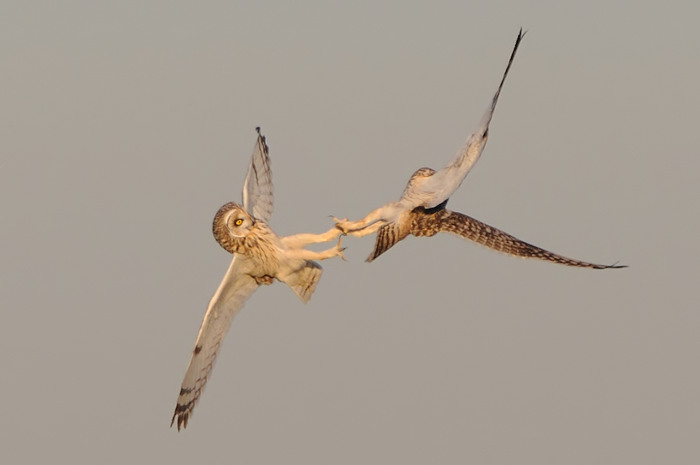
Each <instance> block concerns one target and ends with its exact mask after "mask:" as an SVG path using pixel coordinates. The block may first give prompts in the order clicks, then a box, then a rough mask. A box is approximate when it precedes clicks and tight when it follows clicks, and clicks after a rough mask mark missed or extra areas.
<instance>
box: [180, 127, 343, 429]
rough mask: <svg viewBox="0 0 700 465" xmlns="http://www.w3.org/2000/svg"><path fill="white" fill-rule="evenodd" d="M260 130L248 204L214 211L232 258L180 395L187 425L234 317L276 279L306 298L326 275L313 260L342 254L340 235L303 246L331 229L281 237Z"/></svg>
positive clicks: (216, 228) (246, 188)
mask: <svg viewBox="0 0 700 465" xmlns="http://www.w3.org/2000/svg"><path fill="white" fill-rule="evenodd" d="M256 130H257V132H258V137H257V141H256V143H255V148H254V150H253V156H252V158H251V161H250V165H249V167H248V173H247V174H246V177H245V181H244V182H243V205H238V204H236V203H234V202H229V203H227V204H226V205H224V206H222V207H221V208H220V209H219V211H218V212H217V213H216V215H215V216H214V222H213V233H214V237H215V238H216V241H217V242H218V243H219V245H221V247H223V248H224V249H225V250H226V251H227V252H229V253H231V254H233V260H232V261H231V265H230V266H229V268H228V270H227V271H226V274H225V275H224V278H223V280H222V281H221V284H219V287H218V289H217V290H216V292H214V295H213V297H212V298H211V300H210V301H209V305H208V306H207V310H206V312H205V314H204V319H203V320H202V326H201V327H200V329H199V334H198V335H197V340H196V341H195V344H194V350H193V351H192V357H191V358H190V363H189V365H188V367H187V371H186V372H185V378H184V380H183V382H182V387H181V388H180V394H179V396H178V398H177V406H176V407H175V412H174V413H173V417H172V420H171V421H170V426H171V427H172V425H173V424H174V423H175V421H176V420H177V429H178V431H179V430H180V427H187V421H188V420H189V418H190V416H191V415H192V410H193V409H194V406H195V404H196V403H197V400H198V399H199V396H200V395H201V394H202V389H203V388H204V385H205V384H206V382H207V379H208V377H209V374H210V373H211V370H212V367H213V364H214V359H215V358H216V354H217V351H218V349H219V346H220V345H221V342H222V340H223V338H224V336H225V335H226V331H227V330H228V328H229V326H230V324H231V320H233V317H234V316H235V315H236V313H238V311H239V310H240V309H241V307H243V304H244V302H245V301H246V299H248V297H249V296H250V295H251V294H252V293H253V291H254V290H255V289H257V288H258V286H259V285H261V284H272V282H273V281H274V280H275V279H277V280H278V281H281V282H283V283H285V284H287V286H289V287H290V288H291V289H292V290H293V291H294V292H295V293H296V295H297V296H298V297H299V299H301V301H302V302H307V301H308V300H309V298H311V295H312V294H313V292H314V290H315V288H316V285H317V284H318V281H319V280H320V279H321V266H320V265H319V264H318V263H316V262H315V261H313V260H325V259H328V258H333V257H341V258H342V256H343V255H342V251H343V249H341V248H340V240H338V243H337V244H336V246H335V247H333V248H330V249H327V250H324V251H321V252H314V251H311V250H306V249H304V247H305V246H306V245H309V244H312V243H319V242H328V241H331V240H333V239H335V238H336V237H338V236H339V235H340V231H338V230H337V229H336V228H332V229H330V230H329V231H327V232H325V233H323V234H296V235H293V236H286V237H278V236H277V235H276V234H275V233H274V232H273V231H272V229H270V227H269V226H268V225H267V223H266V222H267V221H268V220H269V219H270V216H271V214H272V203H273V196H272V173H271V171H270V158H269V155H268V147H267V144H266V142H265V137H264V136H263V135H261V134H260V128H256Z"/></svg>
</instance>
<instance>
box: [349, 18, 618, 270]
mask: <svg viewBox="0 0 700 465" xmlns="http://www.w3.org/2000/svg"><path fill="white" fill-rule="evenodd" d="M523 36H524V33H523V31H522V29H521V30H520V32H519V33H518V37H517V39H516V40H515V46H514V47H513V51H512V53H511V55H510V59H509V60H508V65H507V66H506V70H505V72H504V73H503V77H502V78H501V83H500V84H499V86H498V90H497V91H496V94H495V95H494V96H493V99H492V100H491V105H490V106H489V108H488V109H487V110H486V113H485V114H484V116H483V118H482V120H481V122H480V123H479V127H478V128H477V129H476V131H475V132H474V133H473V134H472V135H471V136H470V137H469V139H467V142H466V143H465V144H464V146H463V147H462V148H461V149H460V151H459V152H458V153H457V155H456V156H455V158H454V159H453V160H452V161H451V162H450V163H449V164H448V165H447V166H445V167H444V168H443V169H441V170H440V171H435V170H432V169H430V168H421V169H419V170H417V171H416V172H415V173H413V175H412V176H411V179H409V181H408V184H407V185H406V188H405V189H404V191H403V194H401V199H400V200H399V201H398V202H390V203H388V204H386V205H384V206H382V207H379V208H377V209H375V210H373V211H372V212H370V213H369V214H368V215H367V216H366V217H364V218H363V219H361V220H359V221H348V220H347V219H344V220H337V219H335V221H336V227H337V228H338V229H340V230H341V231H343V233H346V234H351V235H353V236H358V237H361V236H365V235H367V234H371V233H373V232H375V231H376V232H377V239H376V242H375V246H374V251H373V252H372V253H371V254H370V256H369V257H368V258H367V261H368V262H371V261H372V260H374V259H375V258H377V257H378V256H379V255H381V254H382V253H384V252H386V251H387V250H388V249H389V248H390V247H391V246H393V245H394V244H396V243H397V242H398V241H400V240H401V239H403V238H405V237H406V236H408V235H409V234H412V235H414V236H432V235H434V234H436V233H438V232H450V233H453V234H457V235H459V236H461V237H463V238H465V239H470V240H472V241H475V242H478V243H479V244H482V245H485V246H486V247H489V248H491V249H494V250H498V251H500V252H505V253H508V254H511V255H516V256H519V257H533V258H539V259H542V260H549V261H552V262H556V263H562V264H564V265H569V266H579V267H587V268H621V266H617V265H596V264H594V263H587V262H582V261H578V260H572V259H570V258H566V257H562V256H560V255H557V254H554V253H551V252H548V251H546V250H544V249H541V248H539V247H536V246H534V245H531V244H528V243H526V242H523V241H521V240H519V239H516V238H515V237H513V236H511V235H509V234H506V233H505V232H503V231H500V230H498V229H496V228H494V227H491V226H489V225H486V224H484V223H482V222H480V221H477V220H475V219H474V218H471V217H469V216H467V215H463V214H461V213H457V212H452V211H449V210H447V209H446V208H445V205H446V204H447V200H448V199H449V197H450V196H451V195H452V193H453V192H454V191H455V190H457V188H458V187H459V186H460V185H461V184H462V181H463V180H464V178H465V177H466V175H467V173H468V172H469V170H470V169H471V167H472V166H474V163H476V161H477V160H478V159H479V156H480V155H481V152H482V151H483V150H484V146H485V145H486V142H487V140H488V134H489V124H490V122H491V117H492V116H493V112H494V110H495V108H496V103H497V102H498V96H499V95H500V93H501V88H502V87H503V83H504V82H505V80H506V76H507V75H508V71H509V70H510V67H511V65H512V63H513V59H514V58H515V53H516V52H517V50H518V46H519V45H520V41H521V40H522V38H523Z"/></svg>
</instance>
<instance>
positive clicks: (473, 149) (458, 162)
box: [422, 29, 525, 208]
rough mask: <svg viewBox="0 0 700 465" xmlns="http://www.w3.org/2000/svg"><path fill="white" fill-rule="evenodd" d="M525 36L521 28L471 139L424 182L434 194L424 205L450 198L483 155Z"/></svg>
mask: <svg viewBox="0 0 700 465" xmlns="http://www.w3.org/2000/svg"><path fill="white" fill-rule="evenodd" d="M524 36H525V33H524V32H523V30H522V29H520V32H519V33H518V38H517V39H516V40H515V46H514V47H513V52H512V53H511V54H510V60H508V66H506V70H505V72H504V73H503V77H502V78H501V83H500V84H499V85H498V90H497V91H496V94H495V95H494V96H493V99H492V100H491V105H490V106H489V108H488V109H487V110H486V113H485V114H484V116H483V118H482V119H481V123H479V127H478V128H477V129H476V131H474V133H473V134H472V135H471V136H469V139H467V142H465V144H464V146H463V147H462V148H461V149H460V150H459V152H457V155H456V156H455V158H454V159H453V160H452V161H451V162H450V163H449V164H448V165H447V166H445V167H444V168H442V169H441V170H439V171H438V172H436V173H435V174H434V175H432V176H431V177H430V178H429V179H428V180H426V182H425V183H424V184H423V186H422V190H424V191H426V192H430V193H432V195H434V198H433V200H432V202H430V203H428V204H426V205H424V206H425V207H426V208H433V207H435V206H437V205H439V204H441V203H442V202H443V201H444V200H446V199H448V198H449V197H450V196H451V195H452V193H453V192H454V191H456V190H457V188H458V187H459V186H460V185H461V184H462V181H464V178H465V177H466V176H467V173H468V172H469V170H470V169H471V168H472V166H474V163H476V161H477V160H478V159H479V156H481V152H482V151H483V150H484V147H485V146H486V141H487V140H488V135H489V124H490V123H491V117H492V116H493V112H494V111H495V110H496V103H498V97H499V95H501V89H502V88H503V83H504V82H505V81H506V76H508V71H510V66H511V65H512V64H513V59H514V58H515V52H517V50H518V46H519V45H520V41H521V40H522V38H523V37H524Z"/></svg>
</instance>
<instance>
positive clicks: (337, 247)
mask: <svg viewBox="0 0 700 465" xmlns="http://www.w3.org/2000/svg"><path fill="white" fill-rule="evenodd" d="M342 239H343V236H338V243H337V244H336V245H335V252H336V254H337V255H338V256H339V257H340V258H342V259H343V261H347V260H346V259H345V255H343V251H344V250H345V249H346V247H341V246H340V241H341V240H342Z"/></svg>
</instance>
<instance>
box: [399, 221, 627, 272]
mask: <svg viewBox="0 0 700 465" xmlns="http://www.w3.org/2000/svg"><path fill="white" fill-rule="evenodd" d="M414 217H415V219H414V221H413V225H412V226H413V227H412V230H411V234H413V235H414V236H432V235H434V234H435V233H437V232H447V233H452V234H456V235H458V236H460V237H463V238H465V239H469V240H471V241H474V242H476V243H478V244H481V245H483V246H485V247H488V248H489V249H493V250H496V251H498V252H503V253H506V254H509V255H514V256H517V257H522V258H538V259H540V260H547V261H550V262H554V263H560V264H562V265H567V266H575V267H581V268H593V269H597V270H603V269H606V268H626V266H625V265H598V264H596V263H589V262H583V261H580V260H574V259H572V258H567V257H564V256H561V255H557V254H555V253H552V252H549V251H548V250H544V249H542V248H540V247H537V246H535V245H532V244H528V243H527V242H524V241H521V240H520V239H518V238H516V237H513V236H511V235H510V234H508V233H506V232H503V231H501V230H500V229H496V228H494V227H492V226H489V225H487V224H485V223H482V222H481V221H479V220H476V219H474V218H472V217H470V216H468V215H464V214H462V213H458V212H453V211H450V210H446V209H443V210H440V211H438V212H435V213H433V214H431V215H426V214H418V213H416V214H414Z"/></svg>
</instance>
